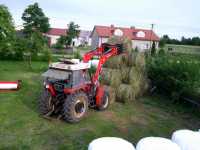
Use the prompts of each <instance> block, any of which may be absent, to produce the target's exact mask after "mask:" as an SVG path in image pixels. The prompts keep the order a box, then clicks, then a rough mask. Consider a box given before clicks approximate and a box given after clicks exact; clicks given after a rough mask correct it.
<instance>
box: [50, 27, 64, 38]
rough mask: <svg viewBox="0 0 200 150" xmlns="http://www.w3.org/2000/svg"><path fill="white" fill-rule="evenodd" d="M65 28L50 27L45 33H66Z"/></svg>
mask: <svg viewBox="0 0 200 150" xmlns="http://www.w3.org/2000/svg"><path fill="white" fill-rule="evenodd" d="M66 32H67V29H59V28H50V30H49V31H48V32H47V33H46V34H49V35H57V36H61V35H66Z"/></svg>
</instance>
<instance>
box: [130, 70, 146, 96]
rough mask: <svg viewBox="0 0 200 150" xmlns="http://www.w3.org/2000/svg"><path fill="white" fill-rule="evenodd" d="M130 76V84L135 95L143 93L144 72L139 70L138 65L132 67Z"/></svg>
mask: <svg viewBox="0 0 200 150" xmlns="http://www.w3.org/2000/svg"><path fill="white" fill-rule="evenodd" d="M129 78H130V86H131V87H132V89H133V91H134V93H135V97H137V96H139V95H141V93H143V91H142V88H141V87H142V86H143V82H142V81H143V74H142V73H141V72H140V71H139V70H137V68H136V67H132V68H131V70H130V72H129Z"/></svg>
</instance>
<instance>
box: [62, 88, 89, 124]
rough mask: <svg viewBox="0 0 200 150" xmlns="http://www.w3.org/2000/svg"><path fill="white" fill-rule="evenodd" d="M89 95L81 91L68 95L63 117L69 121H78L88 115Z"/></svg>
mask: <svg viewBox="0 0 200 150" xmlns="http://www.w3.org/2000/svg"><path fill="white" fill-rule="evenodd" d="M87 111H88V97H87V95H86V94H85V93H83V92H79V93H75V94H71V95H68V96H67V98H66V99H65V101H64V104H63V119H64V120H65V121H67V122H69V123H77V122H79V121H80V120H81V119H82V118H84V117H85V116H86V113H87Z"/></svg>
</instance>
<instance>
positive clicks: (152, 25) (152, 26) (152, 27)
mask: <svg viewBox="0 0 200 150" xmlns="http://www.w3.org/2000/svg"><path fill="white" fill-rule="evenodd" d="M154 25H155V24H153V23H152V24H151V34H150V50H149V54H150V55H151V50H152V44H153V43H152V34H153V29H154Z"/></svg>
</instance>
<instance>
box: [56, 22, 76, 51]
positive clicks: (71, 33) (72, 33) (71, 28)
mask: <svg viewBox="0 0 200 150" xmlns="http://www.w3.org/2000/svg"><path fill="white" fill-rule="evenodd" d="M79 33H80V30H79V25H78V24H75V23H74V22H70V23H69V24H68V30H67V32H66V35H63V36H61V37H60V38H59V39H58V41H57V43H56V45H57V46H58V47H60V48H62V47H64V46H65V47H68V46H70V45H71V44H72V40H73V39H74V38H76V37H78V36H79Z"/></svg>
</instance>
